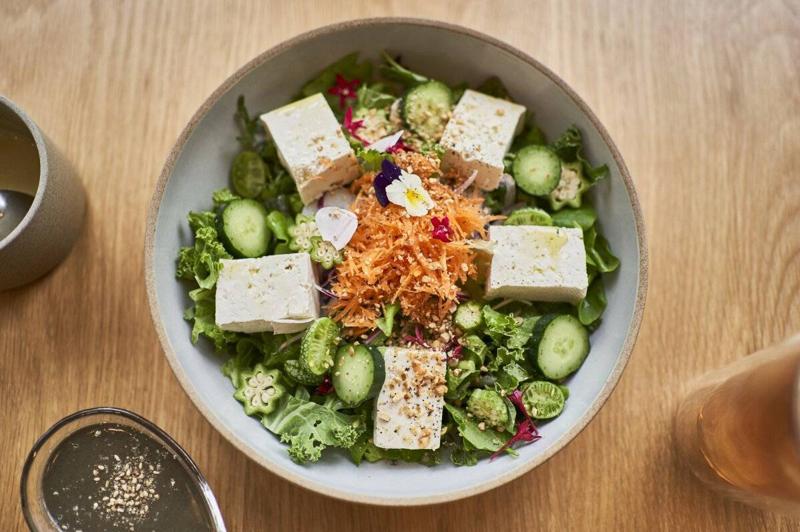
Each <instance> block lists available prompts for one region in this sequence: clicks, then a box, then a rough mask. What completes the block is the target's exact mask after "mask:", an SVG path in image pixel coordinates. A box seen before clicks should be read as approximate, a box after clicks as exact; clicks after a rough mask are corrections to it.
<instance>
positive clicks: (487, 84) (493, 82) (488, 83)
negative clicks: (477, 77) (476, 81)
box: [477, 76, 514, 102]
mask: <svg viewBox="0 0 800 532" xmlns="http://www.w3.org/2000/svg"><path fill="white" fill-rule="evenodd" d="M477 90H478V92H482V93H484V94H488V95H489V96H494V97H495V98H501V99H503V100H508V101H510V102H513V101H514V100H512V99H511V95H510V94H508V89H507V88H506V86H505V85H504V84H503V81H502V80H501V79H500V78H498V77H497V76H492V77H490V78H486V80H485V81H484V82H483V83H481V84H480V85H478V89H477Z"/></svg>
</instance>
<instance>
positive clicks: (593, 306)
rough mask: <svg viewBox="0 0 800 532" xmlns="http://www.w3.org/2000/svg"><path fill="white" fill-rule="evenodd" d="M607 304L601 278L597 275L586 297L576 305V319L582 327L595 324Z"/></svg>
mask: <svg viewBox="0 0 800 532" xmlns="http://www.w3.org/2000/svg"><path fill="white" fill-rule="evenodd" d="M607 304H608V301H607V300H606V289H605V287H604V286H603V278H602V277H600V276H599V275H598V276H597V277H595V279H594V280H593V281H592V283H591V284H590V285H589V289H588V290H587V292H586V297H585V298H583V300H582V301H581V302H580V303H579V304H578V319H579V320H580V322H581V323H583V324H584V325H591V324H593V323H595V322H596V321H597V320H599V319H600V316H602V315H603V311H604V310H605V309H606V305H607Z"/></svg>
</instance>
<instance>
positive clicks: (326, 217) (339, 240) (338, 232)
mask: <svg viewBox="0 0 800 532" xmlns="http://www.w3.org/2000/svg"><path fill="white" fill-rule="evenodd" d="M315 219H316V222H317V227H318V228H319V234H320V236H322V239H323V240H327V241H328V242H330V243H331V244H333V247H335V248H336V249H337V250H341V249H344V247H345V246H346V245H347V243H348V242H350V239H351V238H353V235H354V234H355V232H356V229H357V228H358V217H357V216H356V215H355V213H353V212H351V211H348V210H347V209H342V208H340V207H323V208H321V209H320V210H318V211H317V214H316V218H315Z"/></svg>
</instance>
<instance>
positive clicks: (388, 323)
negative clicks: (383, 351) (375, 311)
mask: <svg viewBox="0 0 800 532" xmlns="http://www.w3.org/2000/svg"><path fill="white" fill-rule="evenodd" d="M398 312H400V304H399V303H392V304H391V305H384V306H383V316H382V317H381V318H379V319H378V321H377V323H376V325H377V326H378V329H380V330H381V332H382V333H383V334H385V335H386V337H387V338H388V337H389V336H391V335H392V329H394V318H395V316H396V315H397V313H398Z"/></svg>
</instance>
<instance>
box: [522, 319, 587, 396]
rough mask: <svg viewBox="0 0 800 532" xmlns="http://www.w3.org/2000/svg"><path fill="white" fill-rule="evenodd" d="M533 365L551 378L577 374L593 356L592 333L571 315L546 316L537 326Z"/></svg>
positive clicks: (533, 336)
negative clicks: (590, 347)
mask: <svg viewBox="0 0 800 532" xmlns="http://www.w3.org/2000/svg"><path fill="white" fill-rule="evenodd" d="M531 341H532V345H533V346H534V348H533V349H532V350H531V351H530V352H529V353H530V356H532V357H533V360H531V363H533V364H536V365H537V366H539V369H540V370H541V372H542V373H543V374H544V376H545V377H547V378H548V379H553V380H560V379H563V378H564V377H566V376H568V375H570V374H572V373H574V372H575V371H576V370H577V369H578V368H579V367H581V364H583V361H584V360H585V359H586V355H588V354H589V331H588V330H586V327H584V326H583V324H582V323H581V322H580V321H578V318H576V317H575V316H571V315H569V314H560V315H556V314H550V315H547V316H542V317H541V318H539V320H538V321H537V322H536V325H535V326H534V327H533V333H532V335H531Z"/></svg>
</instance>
